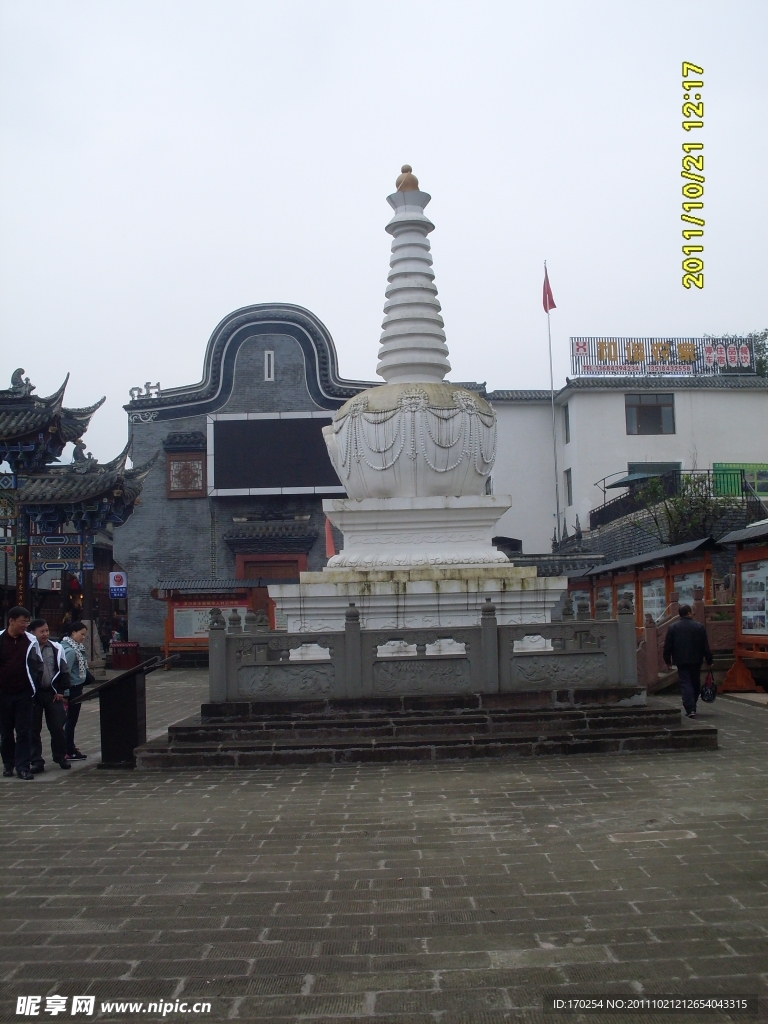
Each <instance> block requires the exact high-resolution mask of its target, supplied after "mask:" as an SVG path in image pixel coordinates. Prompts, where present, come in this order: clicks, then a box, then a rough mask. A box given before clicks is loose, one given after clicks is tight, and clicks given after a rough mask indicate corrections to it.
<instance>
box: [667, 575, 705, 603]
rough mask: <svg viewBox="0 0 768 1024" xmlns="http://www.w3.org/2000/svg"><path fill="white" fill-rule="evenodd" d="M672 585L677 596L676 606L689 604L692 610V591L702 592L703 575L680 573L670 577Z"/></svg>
mask: <svg viewBox="0 0 768 1024" xmlns="http://www.w3.org/2000/svg"><path fill="white" fill-rule="evenodd" d="M672 584H673V588H674V590H675V591H676V593H677V596H678V604H689V605H690V606H691V608H693V592H694V590H699V589H700V590H704V573H703V572H684V573H680V574H679V575H678V576H673V577H672Z"/></svg>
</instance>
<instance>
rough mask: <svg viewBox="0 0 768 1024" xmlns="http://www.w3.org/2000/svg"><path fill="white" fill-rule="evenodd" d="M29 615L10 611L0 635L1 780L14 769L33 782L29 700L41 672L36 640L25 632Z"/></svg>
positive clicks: (21, 609)
mask: <svg viewBox="0 0 768 1024" xmlns="http://www.w3.org/2000/svg"><path fill="white" fill-rule="evenodd" d="M28 625H29V612H28V611H27V609H26V608H21V607H16V608H11V610H10V611H9V612H8V628H7V629H4V630H2V632H0V753H2V758H3V777H4V778H10V777H11V776H12V775H13V770H14V768H15V769H16V774H17V775H18V776H19V778H20V779H34V777H35V776H34V775H33V774H32V772H31V771H30V763H29V759H30V741H31V733H32V699H33V697H34V695H35V690H36V689H37V684H38V683H39V681H40V677H41V675H42V673H43V662H42V659H41V658H40V648H39V647H38V644H37V638H36V637H35V636H34V635H33V634H32V633H28V632H27V626H28Z"/></svg>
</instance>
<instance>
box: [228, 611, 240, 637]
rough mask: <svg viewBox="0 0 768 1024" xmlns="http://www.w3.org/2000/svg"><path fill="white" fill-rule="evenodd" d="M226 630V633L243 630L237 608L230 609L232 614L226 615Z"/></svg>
mask: <svg viewBox="0 0 768 1024" xmlns="http://www.w3.org/2000/svg"><path fill="white" fill-rule="evenodd" d="M227 632H228V633H242V632H243V620H242V619H241V618H240V612H239V611H238V610H237V608H233V609H232V614H231V615H229V616H227Z"/></svg>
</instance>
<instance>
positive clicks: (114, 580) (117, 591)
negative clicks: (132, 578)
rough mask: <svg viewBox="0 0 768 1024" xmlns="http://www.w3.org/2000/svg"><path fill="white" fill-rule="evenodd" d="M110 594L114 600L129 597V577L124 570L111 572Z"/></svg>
mask: <svg viewBox="0 0 768 1024" xmlns="http://www.w3.org/2000/svg"><path fill="white" fill-rule="evenodd" d="M109 596H110V598H111V599H112V600H113V601H114V600H117V599H118V598H121V597H122V598H125V597H128V577H127V576H126V574H125V573H124V572H123V571H122V570H121V571H120V572H111V573H110V574H109Z"/></svg>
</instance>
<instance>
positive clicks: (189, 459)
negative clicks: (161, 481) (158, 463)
mask: <svg viewBox="0 0 768 1024" xmlns="http://www.w3.org/2000/svg"><path fill="white" fill-rule="evenodd" d="M165 491H166V495H167V496H168V497H169V498H204V497H205V495H206V489H205V455H204V454H203V453H201V452H166V456H165Z"/></svg>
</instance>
